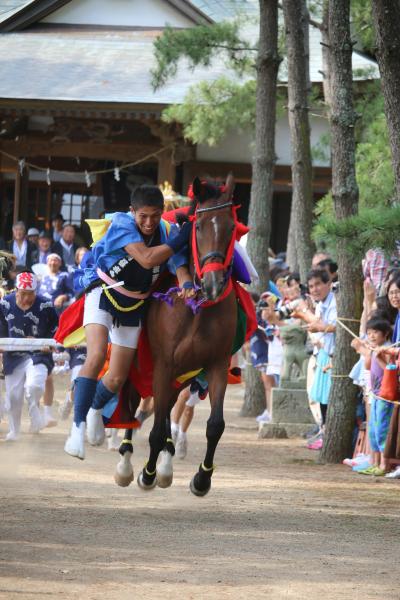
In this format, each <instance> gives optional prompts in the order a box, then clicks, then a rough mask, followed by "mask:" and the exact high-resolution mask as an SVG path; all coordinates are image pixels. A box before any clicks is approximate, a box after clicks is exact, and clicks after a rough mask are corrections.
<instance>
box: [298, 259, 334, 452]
mask: <svg viewBox="0 0 400 600" xmlns="http://www.w3.org/2000/svg"><path fill="white" fill-rule="evenodd" d="M307 283H308V288H309V292H310V296H311V298H312V300H313V301H314V302H315V305H316V309H315V314H314V313H313V312H312V311H311V310H310V309H309V307H308V305H307V303H306V302H305V301H301V303H300V304H299V306H298V307H296V311H295V312H294V313H293V316H296V317H297V318H300V319H302V320H304V321H306V322H307V323H308V331H309V333H311V334H318V335H316V336H314V339H313V344H314V352H313V354H314V356H315V361H316V367H315V371H314V373H313V376H314V381H313V384H312V386H311V389H310V398H311V401H313V402H316V403H318V404H319V405H320V409H321V417H322V430H321V432H323V430H324V426H325V421H326V413H327V408H328V400H329V391H330V387H331V366H332V365H331V359H332V356H333V353H334V350H335V332H336V319H337V309H336V298H335V294H334V293H333V292H332V291H331V281H330V278H329V275H328V273H327V272H326V271H322V270H314V271H310V273H309V274H308V277H307ZM307 388H309V381H307ZM309 447H310V446H309ZM321 447H322V437H320V438H318V440H316V441H315V444H314V445H313V447H312V449H314V450H318V449H320V448H321Z"/></svg>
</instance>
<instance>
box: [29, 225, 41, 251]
mask: <svg viewBox="0 0 400 600" xmlns="http://www.w3.org/2000/svg"><path fill="white" fill-rule="evenodd" d="M27 238H28V241H29V242H32V244H35V246H36V247H37V245H38V242H39V229H36V227H30V228H29V229H28V233H27Z"/></svg>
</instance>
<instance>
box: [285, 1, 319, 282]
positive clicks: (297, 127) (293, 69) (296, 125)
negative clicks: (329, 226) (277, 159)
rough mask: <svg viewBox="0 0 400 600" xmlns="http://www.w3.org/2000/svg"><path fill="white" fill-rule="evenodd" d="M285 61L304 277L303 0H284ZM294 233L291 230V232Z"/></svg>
mask: <svg viewBox="0 0 400 600" xmlns="http://www.w3.org/2000/svg"><path fill="white" fill-rule="evenodd" d="M283 14H284V19H285V29H286V49H287V61H288V115H289V128H290V139H291V145H292V184H293V188H292V189H293V193H292V211H291V221H292V220H294V227H291V229H292V230H294V233H295V245H296V251H297V252H296V254H297V258H298V263H299V270H300V277H301V280H302V281H305V280H306V277H307V273H308V271H309V270H310V267H311V260H312V257H313V254H314V244H313V242H312V240H311V230H312V225H313V216H314V215H313V204H314V203H313V189H312V160H311V144H310V123H309V118H308V92H309V64H308V49H307V47H306V46H307V39H308V36H307V37H306V36H305V30H307V31H308V20H309V18H308V11H307V4H306V0H298V1H297V2H293V1H292V0H284V1H283ZM291 233H293V231H292V232H291Z"/></svg>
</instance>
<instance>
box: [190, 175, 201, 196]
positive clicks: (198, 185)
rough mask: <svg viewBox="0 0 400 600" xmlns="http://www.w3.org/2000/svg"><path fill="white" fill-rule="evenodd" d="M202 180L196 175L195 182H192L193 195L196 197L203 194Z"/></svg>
mask: <svg viewBox="0 0 400 600" xmlns="http://www.w3.org/2000/svg"><path fill="white" fill-rule="evenodd" d="M201 187H202V186H201V181H200V179H199V178H198V177H195V178H194V179H193V183H192V190H193V196H194V197H195V198H200V196H201Z"/></svg>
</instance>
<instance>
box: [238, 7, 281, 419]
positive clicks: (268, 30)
mask: <svg viewBox="0 0 400 600" xmlns="http://www.w3.org/2000/svg"><path fill="white" fill-rule="evenodd" d="M279 63H280V57H279V54H278V2H277V0H260V40H259V49H258V56H257V64H256V68H257V95H256V134H255V151H254V157H253V183H252V186H251V200H250V209H249V226H250V228H251V229H250V233H249V238H248V244H247V249H248V251H249V255H250V258H251V260H252V261H253V263H254V266H255V267H256V269H257V271H258V274H259V277H260V281H259V284H258V289H257V291H258V292H263V291H265V290H266V289H267V285H268V277H269V269H268V248H269V241H270V235H271V214H272V194H273V174H274V165H275V120H276V82H277V76H278V67H279ZM257 376H258V373H257ZM260 401H262V402H264V401H263V399H260V387H259V386H258V385H257V386H256V385H255V384H254V378H253V377H249V380H248V381H247V382H246V393H245V399H244V404H243V407H242V411H241V414H242V415H254V414H257V412H258V410H259V406H260Z"/></svg>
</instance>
